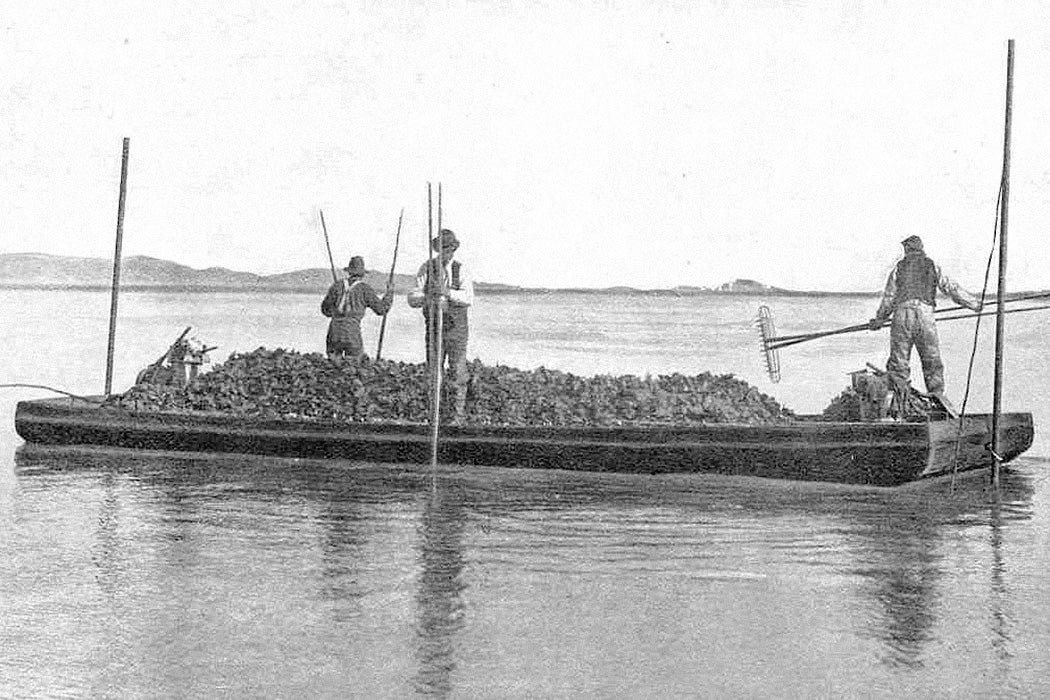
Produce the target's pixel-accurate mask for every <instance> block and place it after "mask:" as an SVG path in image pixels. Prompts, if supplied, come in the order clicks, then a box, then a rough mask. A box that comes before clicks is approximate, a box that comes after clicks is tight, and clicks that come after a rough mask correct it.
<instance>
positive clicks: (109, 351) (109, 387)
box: [106, 136, 131, 396]
mask: <svg viewBox="0 0 1050 700" xmlns="http://www.w3.org/2000/svg"><path fill="white" fill-rule="evenodd" d="M130 140H131V139H129V138H128V137H127V136H125V137H124V153H123V157H122V158H121V163H120V200H119V201H118V203H117V245H116V250H115V251H114V252H113V291H112V294H111V297H110V303H109V343H108V345H107V347H106V396H109V395H110V394H112V393H113V347H114V344H115V341H116V337H117V299H118V298H119V297H120V247H121V243H122V242H123V239H124V197H125V195H126V194H127V191H128V142H129V141H130Z"/></svg>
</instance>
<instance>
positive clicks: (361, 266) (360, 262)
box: [343, 255, 365, 275]
mask: <svg viewBox="0 0 1050 700" xmlns="http://www.w3.org/2000/svg"><path fill="white" fill-rule="evenodd" d="M343 269H344V270H346V271H347V273H348V274H351V275H363V274H365V259H364V258H362V257H361V256H360V255H355V256H354V257H352V258H350V264H349V265H347V266H346V267H345V268H343Z"/></svg>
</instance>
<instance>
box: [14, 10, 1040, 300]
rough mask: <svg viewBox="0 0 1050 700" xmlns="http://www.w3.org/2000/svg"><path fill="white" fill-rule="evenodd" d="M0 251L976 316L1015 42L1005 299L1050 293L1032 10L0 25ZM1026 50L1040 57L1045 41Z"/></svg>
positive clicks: (525, 13)
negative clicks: (967, 295) (727, 285)
mask: <svg viewBox="0 0 1050 700" xmlns="http://www.w3.org/2000/svg"><path fill="white" fill-rule="evenodd" d="M0 8H2V12H0V31H2V37H3V39H2V41H0V65H2V66H3V70H2V71H0V92H2V96H0V172H2V173H3V177H2V178H0V231H2V242H0V253H10V252H29V251H35V252H45V253H54V254H62V255H77V256H89V257H102V258H105V257H110V256H112V253H113V241H114V233H115V228H116V211H117V193H118V184H119V176H120V148H121V139H122V138H123V137H124V136H127V137H130V139H131V148H130V152H131V157H130V167H129V188H128V195H127V214H126V218H125V238H124V254H125V255H150V256H154V257H159V258H165V259H169V260H174V261H176V262H180V263H183V264H186V265H190V266H192V267H197V268H203V267H210V266H223V267H229V268H233V269H237V270H246V271H251V272H257V273H262V274H268V273H276V272H285V271H290V270H295V269H300V268H306V267H320V266H326V265H327V254H326V253H325V249H324V239H323V237H322V235H321V230H320V225H319V222H318V218H317V212H318V209H319V208H321V209H323V210H324V212H325V218H326V221H327V223H328V228H329V233H330V235H331V238H332V244H333V248H334V252H335V256H336V262H337V264H338V265H339V266H342V265H345V264H346V260H347V259H348V257H349V256H350V255H351V254H352V253H360V254H363V255H365V256H366V260H367V263H368V266H369V267H371V268H375V269H382V268H387V267H388V266H389V264H390V255H391V253H392V249H393V239H394V231H395V228H396V223H397V216H398V212H399V210H400V208H401V207H404V208H405V210H406V213H405V229H404V233H403V238H402V248H401V251H402V254H401V257H400V260H399V263H398V270H399V271H401V272H411V271H414V269H415V267H416V266H417V265H418V263H419V262H420V260H421V259H422V258H423V257H424V256H425V254H426V253H425V247H424V246H425V240H424V236H425V228H426V183H427V182H428V181H432V182H435V183H436V182H438V181H440V182H442V183H443V188H444V222H445V224H446V225H447V226H448V227H451V228H453V229H454V230H455V231H456V232H457V233H458V234H459V235H460V237H461V239H462V240H463V247H462V248H461V254H462V257H463V258H464V259H465V260H467V261H469V262H470V263H471V264H472V265H473V266H474V274H475V278H477V279H481V280H485V281H492V282H505V283H512V284H522V285H545V286H608V285H630V286H635V287H667V286H674V285H714V284H719V283H721V282H724V281H726V280H729V279H733V278H736V277H750V278H755V279H758V280H761V281H763V282H766V283H768V284H774V285H778V286H784V287H790V288H795V289H825V290H835V289H844V290H869V289H876V288H879V287H881V285H882V283H883V281H884V279H885V274H886V272H887V271H888V269H889V267H890V266H891V265H892V263H893V262H894V260H895V259H896V257H897V256H898V254H899V251H900V247H899V241H900V240H901V239H903V238H904V237H906V236H908V235H910V234H919V235H921V236H922V237H923V238H924V240H925V241H926V244H927V245H926V247H927V250H928V252H929V253H930V254H931V255H932V256H933V257H934V258H935V259H936V260H938V262H940V263H941V264H942V267H943V268H944V269H945V272H947V273H948V274H949V275H951V276H952V277H954V278H956V279H957V280H958V281H959V282H961V283H962V284H963V285H964V286H967V287H970V288H974V289H978V288H979V287H980V283H981V279H982V276H983V271H984V265H985V261H986V258H987V255H988V251H989V249H990V247H991V243H992V233H993V226H994V223H995V200H996V195H997V190H998V182H999V177H1000V172H1001V167H1002V147H1003V119H1004V101H1005V82H1006V80H1005V79H1006V39H1007V38H1015V39H1016V40H1017V46H1016V69H1015V97H1014V136H1013V167H1012V172H1011V186H1012V190H1011V198H1010V210H1009V211H1010V227H1009V241H1010V250H1011V254H1010V288H1012V289H1021V288H1026V289H1028V288H1048V287H1050V264H1048V256H1047V250H1048V249H1047V246H1046V245H1045V244H1044V240H1045V238H1046V233H1047V226H1048V224H1050V91H1048V90H1047V87H1046V86H1047V85H1048V84H1050V83H1048V80H1050V79H1048V77H1047V76H1050V41H1048V40H1047V39H1046V38H1045V31H1046V28H1047V27H1050V8H1047V7H1045V6H1044V7H1041V4H1040V3H1037V2H1032V3H1019V2H1018V3H1010V7H1009V9H1006V4H1005V3H1003V4H1001V5H1000V4H997V3H956V2H940V3H937V2H934V3H916V2H901V3H895V2H828V3H825V2H805V1H804V0H794V1H790V2H789V1H781V2H773V1H771V2H728V1H725V2H715V1H711V2H703V1H697V2H665V3H660V2H639V3H621V2H593V3H592V2H569V1H566V2H483V3H482V2H478V3H474V2H470V3H464V2H445V3H419V2H338V1H329V2H296V3H292V2H276V1H274V0H265V1H259V2H248V1H241V2H229V1H224V2H221V3H216V2H213V1H205V2H162V3H143V2H123V1H119V0H106V2H93V1H88V2H79V3H69V2H36V1H35V2H32V3H28V2H17V1H7V0H3V1H0ZM1040 34H1043V36H1040Z"/></svg>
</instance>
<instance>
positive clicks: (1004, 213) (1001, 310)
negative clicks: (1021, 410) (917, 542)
mask: <svg viewBox="0 0 1050 700" xmlns="http://www.w3.org/2000/svg"><path fill="white" fill-rule="evenodd" d="M1013 97H1014V40H1013V39H1010V40H1009V41H1008V42H1007V45H1006V127H1005V131H1004V135H1003V206H1002V210H1001V212H1000V220H999V304H998V305H997V306H996V309H995V388H994V391H993V395H992V484H993V485H994V486H995V488H996V489H998V488H999V469H1000V466H1001V458H1000V455H1001V454H1002V452H1001V450H1000V439H999V423H1000V416H1001V414H1002V402H1003V331H1004V327H1005V324H1004V321H1005V318H1004V314H1005V309H1006V303H1005V302H1006V228H1007V221H1008V214H1009V211H1010V124H1011V121H1012V119H1013Z"/></svg>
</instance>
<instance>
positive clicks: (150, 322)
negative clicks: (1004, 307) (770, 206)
mask: <svg viewBox="0 0 1050 700" xmlns="http://www.w3.org/2000/svg"><path fill="white" fill-rule="evenodd" d="M0 298H2V301H0V317H2V318H3V320H4V325H5V327H7V328H18V329H20V332H19V338H20V340H19V342H17V343H15V344H13V346H11V345H9V346H8V347H6V348H5V349H4V351H3V352H4V353H6V356H5V357H4V364H3V367H4V368H5V369H4V370H3V371H5V372H6V376H5V377H4V378H3V381H8V382H12V381H32V382H35V383H45V384H49V385H52V386H56V387H59V388H63V389H66V390H70V391H75V392H82V393H89V392H93V393H95V392H98V391H99V390H100V388H101V376H102V372H103V370H104V359H105V331H106V312H107V310H108V297H107V296H106V295H105V294H99V293H89V292H84V293H74V294H67V295H56V294H54V293H44V292H3V293H2V297H0ZM121 303H122V317H121V319H122V320H121V326H120V329H119V334H120V335H118V343H119V345H118V348H119V352H118V357H117V366H116V368H117V371H116V377H117V381H116V384H117V385H118V386H123V385H126V384H127V382H129V381H130V379H131V378H133V377H134V374H135V371H136V370H137V369H138V368H140V367H141V366H143V365H145V364H148V362H150V361H152V360H153V359H155V358H156V356H157V355H159V354H160V352H162V351H163V349H164V347H165V346H166V344H167V343H168V342H170V340H171V339H173V338H174V336H176V335H178V333H179V332H180V331H181V330H182V328H183V327H184V326H185V325H190V324H192V325H194V326H195V329H196V330H197V332H198V333H199V334H200V336H201V338H202V339H203V340H206V341H207V342H209V344H219V345H221V346H222V349H221V350H220V352H219V356H220V357H222V356H224V354H225V353H226V352H229V351H231V350H234V349H240V350H248V349H252V348H254V347H257V346H259V345H266V346H269V347H274V346H285V347H297V348H300V349H304V350H317V349H319V348H320V346H321V344H322V343H323V334H324V323H323V319H321V318H320V317H319V316H318V315H317V313H316V309H315V307H316V306H317V304H318V303H319V299H313V298H312V297H299V296H294V295H289V296H284V297H278V298H271V299H258V298H252V297H247V296H243V295H189V296H166V295H159V294H129V295H126V297H124V298H122V302H121ZM872 304H873V301H872V300H870V299H854V300H845V301H842V300H839V301H829V300H797V299H793V300H788V301H775V302H774V305H775V309H776V311H777V312H778V321H779V322H780V323H781V325H782V326H784V329H783V330H784V332H794V331H804V330H812V329H814V328H823V327H835V326H837V325H847V324H849V323H853V322H856V321H857V320H858V319H861V320H862V319H863V318H866V317H867V316H869V315H870V310H869V309H868V307H870V306H872ZM755 307H756V301H755V300H754V299H747V298H743V299H717V300H712V299H657V300H654V299H639V298H629V297H623V298H612V299H600V298H599V299H596V298H594V297H581V296H559V295H552V296H549V297H537V298H521V297H483V298H481V299H480V300H479V306H478V309H477V310H476V312H475V316H474V319H473V325H474V329H475V337H474V342H473V349H474V353H472V354H478V355H480V356H481V357H482V358H483V359H485V360H486V361H488V362H495V361H501V362H504V363H506V364H512V365H517V366H523V367H533V366H536V365H538V364H546V365H547V366H551V367H560V368H562V369H567V370H571V371H578V372H589V373H593V372H620V371H624V372H635V373H645V372H665V371H674V370H679V371H686V372H696V371H701V370H705V369H707V370H714V371H727V372H734V373H736V374H738V375H740V376H743V377H744V378H746V379H748V380H749V381H752V382H754V383H756V384H757V385H758V386H759V387H760V388H761V389H762V390H763V391H767V392H770V393H773V394H774V395H775V396H776V397H777V398H778V399H780V400H782V401H784V402H785V403H787V404H788V405H790V406H792V407H794V408H797V409H798V410H803V411H816V410H819V409H820V408H821V407H822V406H823V405H824V404H825V403H827V400H828V399H829V398H830V397H831V396H832V395H834V394H837V393H838V391H840V390H841V389H842V388H843V387H844V386H845V383H846V380H847V378H846V376H845V372H847V371H850V370H852V369H857V368H859V367H860V366H863V363H864V362H865V361H872V362H878V363H881V362H882V361H883V360H884V356H883V353H884V352H885V347H884V344H885V343H886V338H885V336H884V335H880V334H873V333H872V334H861V335H859V336H853V337H852V338H839V339H835V340H833V341H829V342H826V343H823V344H821V343H813V344H804V345H801V346H798V348H797V350H798V352H797V353H793V354H788V352H787V351H786V352H785V354H784V356H783V358H782V361H783V364H784V375H785V378H784V381H783V382H782V383H781V384H778V385H772V384H770V383H769V382H768V380H767V379H765V378H764V377H763V370H762V367H761V364H760V363H761V358H760V357H759V356H758V354H757V344H756V343H755V340H754V338H755V335H754V330H753V329H752V328H751V327H749V326H748V321H749V320H750V318H751V317H753V316H754V311H755ZM70 308H72V309H75V310H76V312H75V313H73V314H70V313H68V310H69V309H70ZM60 311H65V312H66V313H65V315H63V316H61V318H62V323H57V322H56V316H57V315H58V313H59V312H60ZM51 312H54V314H55V315H52V313H51ZM1025 316H1027V315H1025V314H1019V315H1016V316H1013V317H1011V319H1021V318H1023V317H1025ZM1031 316H1035V314H1032V315H1031ZM420 326H421V324H420V323H419V321H418V319H417V318H416V316H415V315H414V314H412V313H411V312H410V311H409V310H408V309H405V308H398V307H395V315H394V317H392V319H391V322H390V324H389V325H388V328H387V340H386V341H385V342H386V346H385V347H386V349H385V350H384V355H385V356H388V357H400V358H404V359H416V358H415V354H417V351H418V349H419V347H418V346H419V343H418V338H419V335H420V334H421V328H420ZM962 326H966V327H965V328H964V327H962ZM374 330H375V329H369V332H373V335H372V337H374ZM972 332H973V329H972V326H967V324H959V323H956V324H945V325H944V326H943V328H942V345H943V347H944V351H945V355H946V361H947V364H948V380H949V391H950V393H951V394H952V398H953V399H954V400H955V401H956V403H957V404H959V403H961V398H962V390H963V381H964V377H965V371H966V364H965V363H966V360H967V358H968V354H969V346H968V342H969V336H970V335H971V334H972ZM1042 335H1043V334H1042V332H1041V326H1040V324H1039V322H1038V321H1036V320H1035V319H1034V318H1030V319H1026V320H1024V321H1021V320H1018V321H1017V322H1016V323H1013V324H1012V325H1011V326H1010V328H1009V333H1008V349H1009V350H1010V351H1011V355H1010V362H1009V364H1008V368H1007V369H1008V372H1007V392H1006V394H1007V398H1006V404H1007V407H1008V408H1012V409H1018V410H1021V409H1023V410H1032V411H1033V413H1035V420H1036V429H1037V436H1036V443H1035V445H1034V446H1033V448H1032V450H1031V451H1030V452H1029V454H1028V455H1026V456H1025V457H1023V458H1021V459H1019V460H1018V461H1017V462H1016V463H1015V465H1014V467H1015V468H1014V469H1013V470H1011V471H1010V472H1009V473H1008V474H1007V475H1006V476H1005V478H1004V484H1003V488H1002V492H1001V493H1000V494H998V495H996V494H994V493H992V492H991V491H989V490H988V488H987V487H986V484H985V481H986V479H985V478H984V475H975V476H972V477H969V478H967V479H966V480H964V481H963V482H962V483H961V484H959V488H957V489H956V490H955V492H954V493H951V492H949V485H948V484H947V483H944V482H937V483H927V484H920V485H912V486H908V487H904V488H901V489H895V490H886V489H868V488H857V487H846V486H837V485H827V484H802V483H793V482H780V481H774V480H760V479H745V478H728V477H716V476H703V475H678V476H655V477H654V476H634V475H622V476H618V475H609V474H586V473H573V472H557V471H550V472H544V471H527V470H511V469H495V468H477V467H460V466H456V465H445V466H442V467H441V468H440V469H439V470H438V472H436V473H432V472H431V471H430V470H429V469H428V468H426V467H421V466H416V465H391V464H370V463H360V462H340V461H327V462H325V461H308V460H282V459H270V458H262V457H248V456H226V457H208V456H203V455H185V454H143V453H133V452H123V451H107V450H99V449H90V450H83V449H81V450H74V449H65V448H50V447H42V446H32V445H23V444H22V442H21V440H20V439H19V438H18V437H17V436H16V435H15V434H14V431H13V410H14V402H15V400H17V399H18V398H23V397H25V398H28V397H35V396H43V395H46V394H45V393H44V392H38V391H29V390H17V391H16V390H5V391H4V393H3V394H0V397H2V398H3V399H4V401H3V405H2V407H0V417H2V419H3V425H0V529H2V532H3V533H4V535H3V537H2V538H0V562H2V563H0V619H2V620H3V621H4V624H3V626H2V627H0V649H2V650H3V654H0V696H3V697H7V696H11V697H29V696H32V697H84V696H96V697H97V696H101V697H128V696H131V697H142V696H146V697H171V696H190V697H215V696H232V697H257V696H276V697H293V696H301V695H302V696H311V697H404V696H410V695H413V694H422V695H436V696H450V697H549V696H560V697H566V696H573V697H578V696H587V697H610V696H614V697H665V696H693V697H717V696H723V697H756V696H760V697H810V696H840V695H847V696H865V697H867V696H882V697H891V696H892V697H898V696H911V697H928V696H946V695H947V696H1000V697H1002V696H1007V697H1016V696H1027V697H1040V696H1045V695H1047V694H1048V693H1050V651H1048V650H1050V616H1048V615H1047V603H1046V599H1047V598H1046V593H1045V592H1046V590H1047V588H1048V584H1050V575H1048V574H1047V571H1048V570H1050V524H1048V519H1050V503H1048V500H1050V485H1048V482H1047V479H1048V475H1050V470H1048V467H1050V464H1048V463H1047V459H1046V455H1047V452H1046V443H1045V442H1044V441H1043V440H1042V438H1041V436H1040V434H1039V431H1040V430H1041V426H1043V425H1046V420H1047V419H1050V410H1048V407H1047V404H1046V402H1045V399H1044V398H1043V397H1042V395H1041V393H1040V392H1038V390H1037V389H1038V387H1039V386H1043V385H1045V384H1044V383H1043V380H1045V379H1047V378H1050V377H1047V374H1048V373H1050V370H1048V369H1047V368H1046V366H1045V363H1043V362H1042ZM71 337H74V338H76V339H77V340H76V341H75V342H70V341H69V338H71ZM978 358H979V359H978V362H979V363H982V362H984V361H983V359H981V358H982V355H981V354H979V355H978ZM985 364H986V363H985ZM989 383H990V370H989V369H987V368H985V367H984V365H983V364H982V365H980V369H979V370H978V372H977V376H976V377H975V379H974V389H973V391H974V398H973V399H972V402H973V404H972V405H973V407H974V408H978V409H979V408H983V407H986V405H987V403H988V402H989V400H988V398H987V393H988V392H986V387H987V386H988V385H989Z"/></svg>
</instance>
